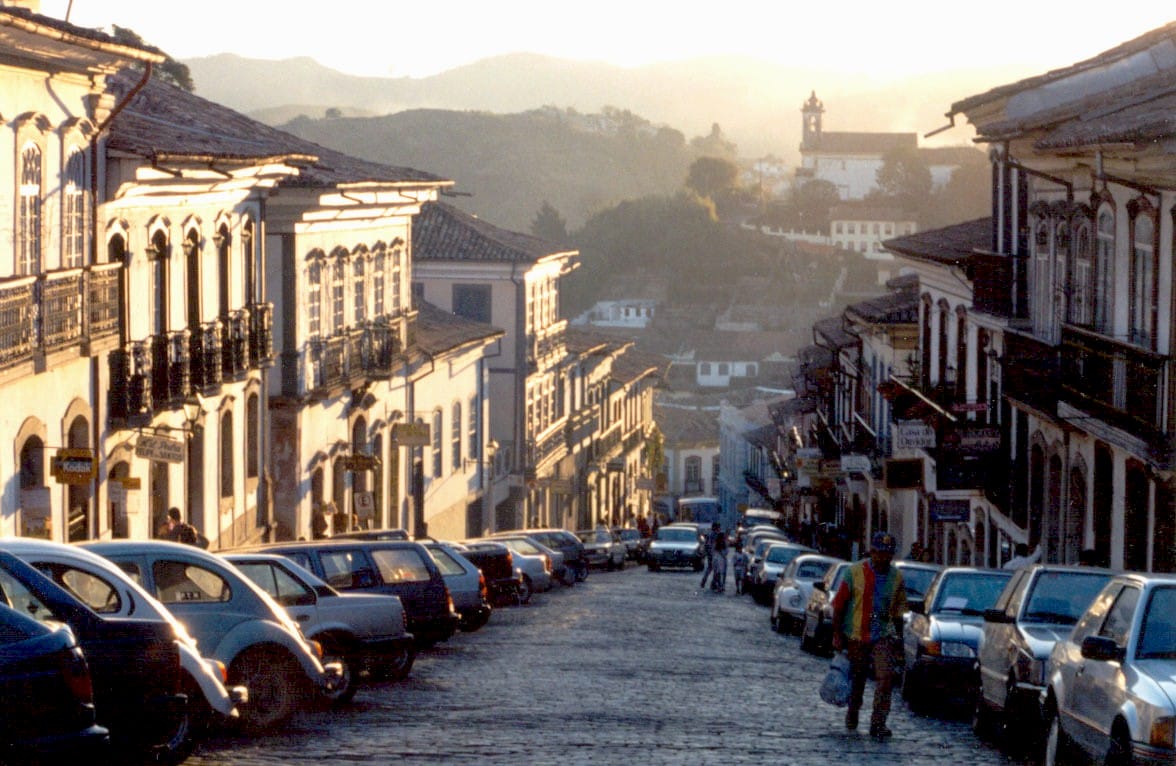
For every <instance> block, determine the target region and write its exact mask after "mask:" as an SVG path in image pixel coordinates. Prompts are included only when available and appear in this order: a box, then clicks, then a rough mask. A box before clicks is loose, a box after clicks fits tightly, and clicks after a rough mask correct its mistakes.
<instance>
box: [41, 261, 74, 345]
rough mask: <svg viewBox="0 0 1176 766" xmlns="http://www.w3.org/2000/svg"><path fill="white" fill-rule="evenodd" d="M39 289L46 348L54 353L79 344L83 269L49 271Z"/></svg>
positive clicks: (42, 329) (43, 337)
mask: <svg viewBox="0 0 1176 766" xmlns="http://www.w3.org/2000/svg"><path fill="white" fill-rule="evenodd" d="M37 288H38V289H37V292H38V295H36V296H35V300H36V301H37V302H38V304H39V306H40V324H41V328H40V330H41V331H40V336H41V346H42V348H43V349H44V350H45V351H46V352H51V351H58V350H60V349H63V348H67V347H69V346H71V345H76V344H77V343H78V342H79V341H81V339H82V295H83V291H82V271H81V270H79V269H71V270H70V271H67V272H57V273H50V274H45V275H43V276H42V277H41V278H40V279H39V280H37Z"/></svg>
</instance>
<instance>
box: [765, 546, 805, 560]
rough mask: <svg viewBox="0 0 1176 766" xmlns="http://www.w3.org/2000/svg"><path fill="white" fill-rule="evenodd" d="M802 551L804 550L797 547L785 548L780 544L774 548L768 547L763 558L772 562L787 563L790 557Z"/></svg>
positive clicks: (792, 557)
mask: <svg viewBox="0 0 1176 766" xmlns="http://www.w3.org/2000/svg"><path fill="white" fill-rule="evenodd" d="M803 552H804V551H802V550H801V549H799V548H791V547H787V548H786V547H784V546H782V545H781V546H778V547H776V548H769V549H768V555H767V556H766V557H765V558H764V560H765V561H767V562H769V563H772V564H787V563H788V562H789V561H792V559H794V558H796V557H797V556H799V555H800V554H801V553H803Z"/></svg>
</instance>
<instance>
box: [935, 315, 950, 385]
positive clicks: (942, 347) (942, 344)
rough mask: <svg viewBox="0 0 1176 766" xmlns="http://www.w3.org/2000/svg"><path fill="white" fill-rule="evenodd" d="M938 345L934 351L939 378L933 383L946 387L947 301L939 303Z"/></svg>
mask: <svg viewBox="0 0 1176 766" xmlns="http://www.w3.org/2000/svg"><path fill="white" fill-rule="evenodd" d="M938 313H939V345H938V346H937V347H936V349H935V353H936V354H937V355H938V358H937V359H936V361H937V362H938V364H937V367H938V368H939V369H938V374H939V377H938V379H937V380H936V381H935V382H936V383H938V384H939V385H941V386H943V385H946V384H947V382H948V380H947V338H948V334H949V333H950V332H951V321H950V318H951V309H950V308H949V307H948V305H947V301H943V300H941V301H939V312H938Z"/></svg>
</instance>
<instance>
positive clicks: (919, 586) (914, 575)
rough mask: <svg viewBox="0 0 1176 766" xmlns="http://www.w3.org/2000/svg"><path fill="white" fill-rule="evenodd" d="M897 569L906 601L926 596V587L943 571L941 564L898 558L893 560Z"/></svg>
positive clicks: (917, 599) (918, 599) (919, 599)
mask: <svg viewBox="0 0 1176 766" xmlns="http://www.w3.org/2000/svg"><path fill="white" fill-rule="evenodd" d="M894 566H896V567H898V571H899V572H902V584H903V588H904V589H905V590H906V597H907V601H908V602H909V601H921V600H923V599H924V598H926V597H927V588H929V587H931V581H932V580H934V579H935V576H936V575H937V574H939V573H940V572H941V571H943V565H942V564H931V563H927V562H923V561H910V560H908V559H899V560H897V561H895V562H894Z"/></svg>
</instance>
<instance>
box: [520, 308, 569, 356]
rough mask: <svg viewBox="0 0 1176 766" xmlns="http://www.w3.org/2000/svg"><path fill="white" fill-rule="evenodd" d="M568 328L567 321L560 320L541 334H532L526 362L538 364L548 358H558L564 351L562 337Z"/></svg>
mask: <svg viewBox="0 0 1176 766" xmlns="http://www.w3.org/2000/svg"><path fill="white" fill-rule="evenodd" d="M567 327H568V320H566V319H561V320H559V321H558V322H553V323H552V324H551V325H550V326H548V327H546V328H545V329H544V330H543V331H542V332H540V333H537V334H532V335H531V338H530V342H531V349H530V350H531V353H530V359H529V360H528V361H530V362H532V363H536V364H537V363H538V362H540V361H545V360H547V359H548V358H549V357H553V356H560V355H562V354H563V351H564V343H565V340H564V335H565V331H566V330H567Z"/></svg>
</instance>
